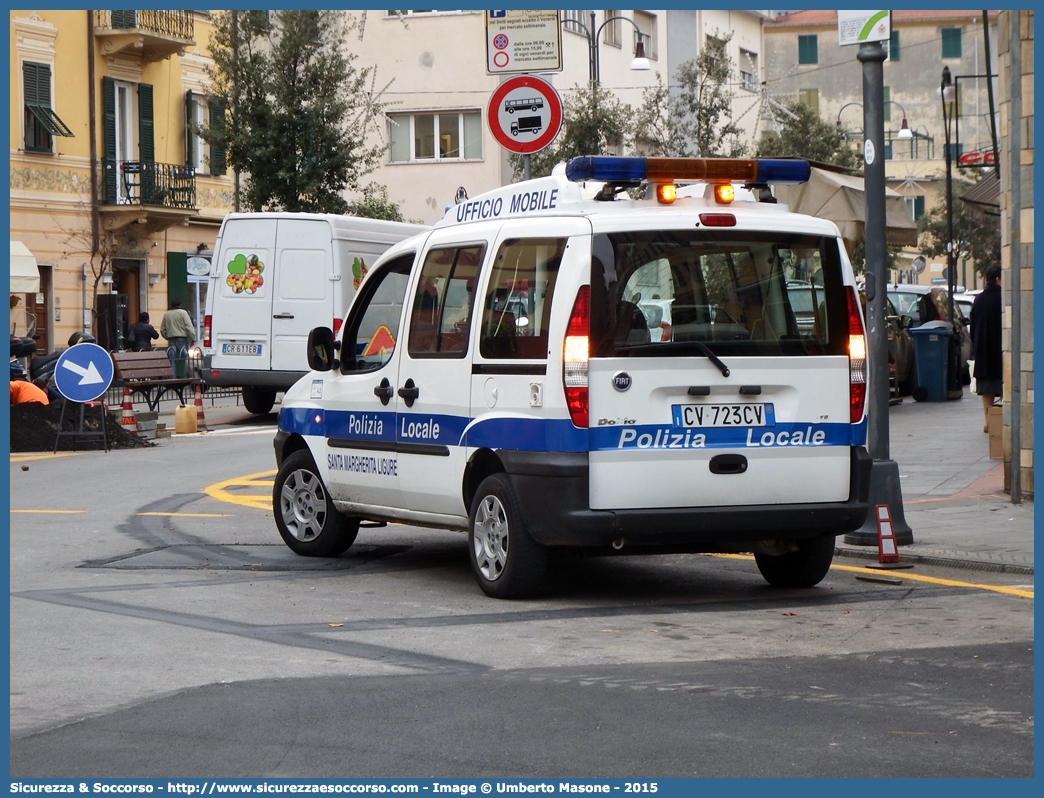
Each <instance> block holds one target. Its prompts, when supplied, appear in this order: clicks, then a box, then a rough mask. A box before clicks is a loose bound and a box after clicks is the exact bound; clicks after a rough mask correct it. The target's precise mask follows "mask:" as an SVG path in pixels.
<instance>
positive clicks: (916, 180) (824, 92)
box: [765, 10, 998, 288]
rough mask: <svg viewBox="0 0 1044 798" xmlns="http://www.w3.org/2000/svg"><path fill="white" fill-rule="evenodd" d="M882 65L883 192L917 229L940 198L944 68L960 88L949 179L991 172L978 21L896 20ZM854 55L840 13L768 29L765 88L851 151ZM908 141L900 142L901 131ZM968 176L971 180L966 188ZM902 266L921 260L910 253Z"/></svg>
mask: <svg viewBox="0 0 1044 798" xmlns="http://www.w3.org/2000/svg"><path fill="white" fill-rule="evenodd" d="M987 13H988V20H989V25H988V30H989V51H990V53H992V62H993V63H992V74H993V75H994V79H993V88H994V91H995V92H996V90H997V87H998V82H997V77H996V76H997V72H998V68H997V24H996V20H997V12H996V11H990V12H987ZM886 49H887V50H888V58H887V60H886V61H885V62H884V65H883V70H884V94H885V107H884V120H885V159H886V160H885V172H886V175H887V182H888V186H889V188H892V189H894V190H896V191H898V192H899V193H900V194H902V195H903V196H904V198H906V201H907V205H908V207H909V208H910V212H911V215H912V216H913V217H914V219H919V218H920V217H921V216H922V215H923V214H924V213H925V212H926V211H927V210H928V209H930V208H931V207H932V206H933V205H935V204H937V203H939V202H942V201H943V198H944V176H945V149H944V148H945V141H946V136H945V131H944V123H943V116H942V102H941V98H940V94H939V90H940V87H941V84H942V71H943V67H944V66H945V67H949V70H950V72H951V74H952V76H953V77H954V78H955V79H957V84H958V102H957V117H956V118H955V119H954V121H953V123H952V125H951V136H950V141H951V154H952V157H953V160H954V170H953V173H954V175H955V176H960V167H959V164H964V163H966V164H968V165H969V168H970V169H975V168H977V167H975V166H974V165H975V164H984V163H991V162H992V159H993V143H992V142H993V137H992V131H991V124H990V113H989V96H988V94H989V92H988V87H987V80H986V77H985V75H986V73H987V64H986V44H985V35H984V32H983V23H982V12H981V11H963V10H934V11H892V36H891V40H890V41H889V42H888V45H887V48H886ZM857 51H858V47H857V46H844V47H842V46H840V45H839V44H838V36H837V12H836V11H827V10H815V11H793V12H789V13H785V14H781V15H780V16H779V17H777V18H775V19H773V20H770V21H768V22H766V24H765V63H766V85H767V87H768V91H769V94H770V96H771V97H773V98H774V99H777V100H779V99H782V98H791V99H800V100H801V101H803V102H805V103H806V104H808V105H810V106H812V107H813V108H815V109H816V110H817V111H818V112H819V116H820V118H821V119H823V120H824V121H828V122H833V123H835V124H837V125H838V126H839V127H840V128H841V129H842V130H843V131H844V132H845V135H846V137H847V138H848V139H849V140H850V141H851V142H852V145H853V147H858V146H861V144H862V139H863V134H862V127H863V110H862V99H863V97H862V64H860V63H859V61H858V60H857V59H856V53H857ZM904 122H905V124H906V125H907V126H908V127H909V130H910V131H911V133H912V134H913V135H912V137H910V138H901V137H900V135H899V132H900V130H901V129H902V126H903V124H904ZM972 177H973V176H972V174H971V172H970V171H969V173H968V179H972ZM906 254H907V256H908V259H909V258H912V257H913V256H914V255H916V254H917V253H916V252H915V251H914V250H913V249H910V250H909V251H908V252H907V253H906ZM945 265H946V264H945V258H942V257H939V258H935V259H932V260H931V261H929V263H928V267H927V269H926V271H925V273H923V274H922V275H920V278H919V279H920V281H921V282H927V281H929V280H931V279H932V278H936V279H938V278H940V277H941V276H942V275H944V274H945V272H944V268H945ZM957 282H958V284H966V285H967V286H968V287H969V288H971V287H973V286H974V285H976V277H975V275H974V270H973V269H972V267H971V265H970V264H968V263H959V264H958V279H957Z"/></svg>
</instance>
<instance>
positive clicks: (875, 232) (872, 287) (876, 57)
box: [838, 41, 913, 546]
mask: <svg viewBox="0 0 1044 798" xmlns="http://www.w3.org/2000/svg"><path fill="white" fill-rule="evenodd" d="M885 57H886V56H885V51H884V48H883V47H882V46H881V44H880V42H876V41H875V42H869V43H867V44H863V45H861V46H860V48H859V53H858V54H857V55H856V58H857V59H858V60H859V62H860V63H861V64H862V65H863V103H862V105H863V131H864V136H865V139H864V141H863V162H864V164H865V168H864V170H863V189H864V197H865V201H866V217H865V218H866V223H865V230H866V234H865V241H864V245H865V248H866V309H867V319H866V322H867V349H868V350H869V356H870V374H869V378H870V384H869V390H868V394H867V409H868V411H869V412H868V417H869V430H868V434H867V446H866V448H867V450H868V452H869V453H870V456H871V457H872V458H873V462H872V463H871V469H870V487H869V496H868V502H867V503H868V504H869V506H870V512H869V513H868V514H867V518H866V522H865V523H864V524H863V526H862V527H860V528H859V529H856V530H854V531H852V532H850V533H849V534H847V535H845V538H844V540H845V543H848V544H850V545H856V546H873V545H877V543H878V530H877V512H876V510H875V508H876V507H877V506H879V505H887V506H888V508H889V510H890V515H891V520H892V531H893V532H894V533H895V540H896V543H897V544H898V545H900V546H905V545H909V544H911V543H913V530H911V529H910V526H909V524H907V523H906V517H905V514H904V512H903V492H902V487H901V486H900V484H899V464H898V463H896V462H895V461H894V460H891V459H890V456H889V451H888V339H887V330H886V329H885V302H886V301H887V294H886V291H887V289H888V275H887V273H886V266H885V254H886V247H885V231H886V222H885V168H884V107H885V102H884V74H883V69H882V63H883V62H884V60H885ZM897 105H898V103H897ZM901 107H902V106H900V108H901ZM842 110H844V109H842ZM904 116H905V114H904ZM838 118H839V119H840V114H838ZM904 121H905V120H904ZM906 127H907V130H909V125H907V126H906ZM910 135H911V137H912V136H913V134H912V133H911V134H910Z"/></svg>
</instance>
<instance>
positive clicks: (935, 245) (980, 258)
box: [917, 179, 1001, 274]
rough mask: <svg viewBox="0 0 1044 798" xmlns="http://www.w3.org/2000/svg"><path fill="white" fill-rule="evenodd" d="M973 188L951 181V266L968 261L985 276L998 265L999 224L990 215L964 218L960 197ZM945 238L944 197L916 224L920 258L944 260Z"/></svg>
mask: <svg viewBox="0 0 1044 798" xmlns="http://www.w3.org/2000/svg"><path fill="white" fill-rule="evenodd" d="M972 185H973V184H972V183H968V182H966V181H964V180H960V179H954V181H953V252H954V262H955V263H959V262H960V261H962V260H965V259H969V260H971V261H972V262H973V263H974V264H975V270H976V271H977V272H979V274H985V272H986V269H987V268H988V267H989V266H991V265H992V264H994V263H1000V262H1001V261H1000V257H1001V254H1000V244H1001V235H1000V220H999V217H997V216H993V215H991V214H981V215H980V216H979V217H976V218H975V219H974V220H973V219H970V218H969V217H968V216H966V215H965V209H964V201H963V200H961V198H960V197H961V195H962V194H964V193H965V192H967V191H968V190H969V189H971V187H972ZM980 217H981V218H980ZM947 237H948V229H947V224H946V198H945V196H943V197H942V198H941V199H940V201H939V202H938V203H937V204H936V205H933V206H932V207H931V208H930V209H929V210H928V211H927V212H926V213H925V214H924V215H923V216H922V217H921V218H920V219H918V220H917V245H918V247H919V248H920V250H921V254H923V255H924V256H925V257H929V258H939V257H945V256H946V241H947Z"/></svg>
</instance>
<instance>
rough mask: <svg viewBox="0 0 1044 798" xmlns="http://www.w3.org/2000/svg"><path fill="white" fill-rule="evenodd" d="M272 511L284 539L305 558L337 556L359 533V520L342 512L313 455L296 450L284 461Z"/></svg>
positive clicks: (278, 476)
mask: <svg viewBox="0 0 1044 798" xmlns="http://www.w3.org/2000/svg"><path fill="white" fill-rule="evenodd" d="M272 504H273V507H272V510H273V511H274V514H275V522H276V527H277V528H278V529H279V535H280V537H282V538H283V542H284V543H286V545H287V546H289V547H290V549H291V550H292V551H294V552H295V553H297V554H300V555H302V556H305V557H336V556H337V555H338V554H341V553H343V552H345V551H347V550H348V548H349V547H350V546H351V545H352V544H353V543H354V542H355V537H356V535H358V534H359V519H358V518H348V517H347V516H344V515H342V514H341V513H340V512H339V511H338V510H337V508H336V507H334V503H333V501H331V499H330V494H329V493H328V492H327V490H326V485H324V484H323V480H322V479H321V478H320V476H319V472H318V470H317V469H316V467H315V462H314V461H313V460H312V456H311V455H310V454H309V453H308V452H306V451H299V452H294V453H293V454H292V455H290V456H289V457H287V458H286V460H284V461H283V465H282V468H280V469H279V473H278V474H277V475H276V479H275V485H274V487H273V490H272Z"/></svg>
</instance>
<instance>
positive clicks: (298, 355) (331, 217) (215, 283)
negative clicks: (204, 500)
mask: <svg viewBox="0 0 1044 798" xmlns="http://www.w3.org/2000/svg"><path fill="white" fill-rule="evenodd" d="M427 229H429V228H427V227H424V226H422V225H415V224H404V223H401V222H388V221H383V220H378V219H362V218H358V217H354V216H339V215H336V214H318V213H232V214H229V215H228V216H226V217H225V219H224V221H223V222H222V223H221V230H220V231H219V232H218V238H217V243H216V244H215V246H214V253H215V254H214V258H213V260H212V262H211V270H210V286H209V290H208V291H207V304H206V315H205V317H204V321H203V355H204V361H203V364H204V368H203V379H204V380H205V381H206V382H207V383H209V384H211V385H227V386H235V387H241V388H242V389H243V404H244V405H245V406H246V409H247V410H249V411H250V412H251V413H267V412H268V411H270V410H271V409H272V405H273V404H274V403H275V398H276V393H277V392H278V391H285V390H286V389H287V388H289V387H290V386H291V385H293V384H294V383H295V382H296V381H297V380H298V379H299V378H300V377H302V376H303V375H304V374H305V373H307V371H308V365H307V362H306V358H305V343H306V341H307V339H308V332H309V331H310V330H311V329H312V328H313V327H315V326H316V325H317V324H324V325H329V326H331V327H332V328H333V329H339V328H340V325H341V322H342V321H343V320H344V314H345V313H346V312H347V310H348V305H349V304H350V303H351V299H352V297H353V296H354V295H355V291H356V289H357V288H358V287H359V284H360V283H361V282H362V278H363V277H364V276H365V274H366V271H367V270H368V269H369V268H370V267H371V266H372V265H373V263H374V261H376V260H377V258H378V257H379V256H380V255H381V254H382V253H383V252H384V251H385V250H386V249H388V247H390V246H391V245H392V244H395V243H396V242H398V241H401V240H402V239H404V238H408V237H409V236H412V235H415V234H416V233H419V232H421V231H423V230H427Z"/></svg>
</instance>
